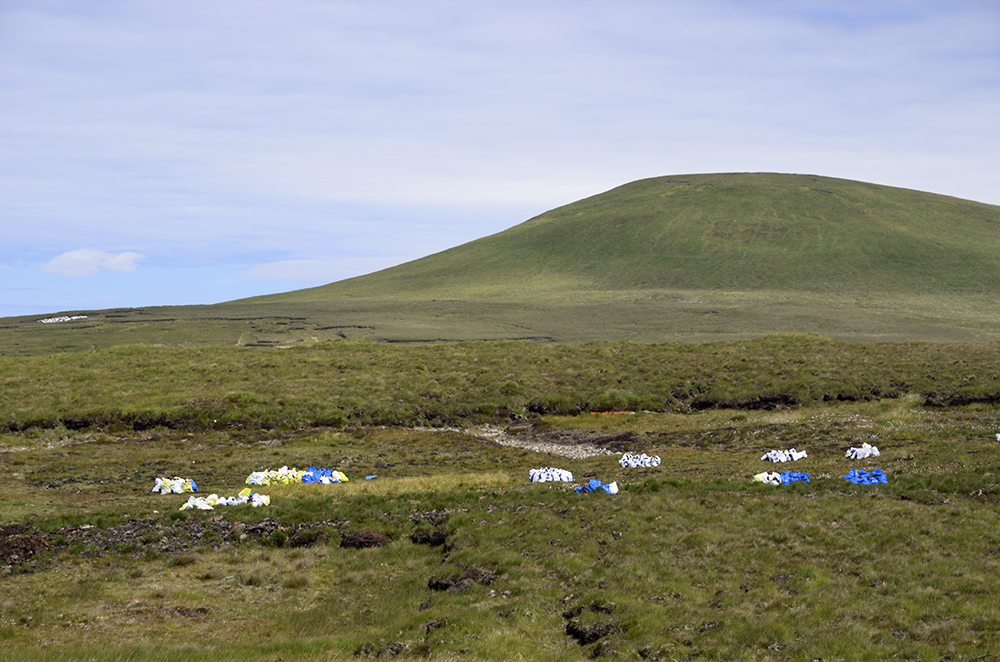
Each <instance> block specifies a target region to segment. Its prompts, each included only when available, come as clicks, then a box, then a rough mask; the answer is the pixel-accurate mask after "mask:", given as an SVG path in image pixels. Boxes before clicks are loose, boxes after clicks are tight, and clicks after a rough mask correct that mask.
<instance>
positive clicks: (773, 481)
mask: <svg viewBox="0 0 1000 662" xmlns="http://www.w3.org/2000/svg"><path fill="white" fill-rule="evenodd" d="M753 479H754V480H755V481H757V482H759V483H767V484H768V485H781V474H779V473H778V472H777V471H772V472H771V473H768V472H766V471H762V472H760V473H759V474H757V475H756V476H754V477H753Z"/></svg>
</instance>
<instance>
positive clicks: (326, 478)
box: [302, 467, 347, 485]
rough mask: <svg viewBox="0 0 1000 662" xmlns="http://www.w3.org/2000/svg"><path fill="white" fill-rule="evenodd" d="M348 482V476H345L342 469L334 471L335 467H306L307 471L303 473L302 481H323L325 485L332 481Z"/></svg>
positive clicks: (308, 482) (306, 483)
mask: <svg viewBox="0 0 1000 662" xmlns="http://www.w3.org/2000/svg"><path fill="white" fill-rule="evenodd" d="M344 482H347V476H345V475H344V474H343V473H342V472H340V471H334V470H333V469H317V468H316V467H309V468H308V469H306V471H305V473H304V474H302V483H303V484H304V485H308V484H310V483H322V484H323V485H329V484H331V483H344Z"/></svg>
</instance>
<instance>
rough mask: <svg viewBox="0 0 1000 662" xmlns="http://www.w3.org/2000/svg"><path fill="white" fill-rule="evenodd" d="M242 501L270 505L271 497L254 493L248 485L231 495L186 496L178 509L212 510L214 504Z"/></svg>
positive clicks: (225, 504) (240, 502)
mask: <svg viewBox="0 0 1000 662" xmlns="http://www.w3.org/2000/svg"><path fill="white" fill-rule="evenodd" d="M244 503H249V504H250V505H251V506H253V507H254V508H257V507H258V506H269V505H271V497H269V496H268V495H266V494H254V493H252V492H251V491H250V488H249V487H248V488H246V489H243V490H241V491H240V493H239V494H238V495H236V496H231V497H220V496H219V495H218V494H209V495H208V496H207V497H196V496H194V495H192V496H190V497H188V500H187V503H185V504H184V505H183V506H181V507H180V509H181V510H190V509H192V508H196V509H198V510H214V509H215V507H216V506H239V505H242V504H244Z"/></svg>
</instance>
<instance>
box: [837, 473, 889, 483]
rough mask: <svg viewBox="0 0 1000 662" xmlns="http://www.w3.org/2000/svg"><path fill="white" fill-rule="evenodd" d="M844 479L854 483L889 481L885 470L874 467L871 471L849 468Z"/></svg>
mask: <svg viewBox="0 0 1000 662" xmlns="http://www.w3.org/2000/svg"><path fill="white" fill-rule="evenodd" d="M844 480H848V481H850V482H852V483H854V484H855V485H877V484H878V483H888V482H889V479H888V478H887V477H886V475H885V472H884V471H882V470H881V469H876V470H875V471H872V472H871V473H869V472H867V471H862V470H859V469H851V470H850V471H848V472H847V475H846V476H844Z"/></svg>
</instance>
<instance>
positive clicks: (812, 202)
mask: <svg viewBox="0 0 1000 662" xmlns="http://www.w3.org/2000/svg"><path fill="white" fill-rule="evenodd" d="M998 255H1000V207H996V206H991V205H985V204H980V203H975V202H970V201H966V200H959V199H956V198H949V197H945V196H940V195H934V194H930V193H921V192H918V191H910V190H906V189H898V188H892V187H887V186H877V185H873V184H865V183H861V182H854V181H848V180H842V179H831V178H827V177H816V176H810V175H780V174H719V175H685V176H676V177H658V178H654V179H645V180H641V181H637V182H633V183H631V184H626V185H624V186H621V187H618V188H616V189H613V190H611V191H608V192H606V193H602V194H600V195H597V196H594V197H591V198H587V199H585V200H581V201H579V202H575V203H573V204H570V205H566V206H564V207H560V208H558V209H554V210H552V211H549V212H547V213H545V214H542V215H540V216H538V217H536V218H533V219H531V220H529V221H527V222H525V223H522V224H520V225H518V226H516V227H513V228H511V229H509V230H506V231H504V232H501V233H499V234H495V235H493V236H490V237H486V238H483V239H480V240H477V241H473V242H470V243H468V244H464V245H462V246H458V247H456V248H453V249H451V250H447V251H444V252H442V253H438V254H436V255H432V256H429V257H426V258H423V259H420V260H415V261H413V262H409V263H407V264H405V265H401V266H398V267H394V268H391V269H386V270H384V271H381V272H378V273H376V274H371V275H368V276H363V277H360V278H354V279H350V280H346V281H342V282H339V283H333V284H331V285H325V286H322V287H317V288H311V289H306V290H299V291H296V292H290V293H287V294H281V295H274V296H270V297H262V298H260V299H253V300H258V301H323V300H331V299H337V298H340V297H344V296H365V297H373V296H375V297H381V296H407V297H409V296H417V295H439V296H455V297H479V296H501V297H506V296H510V295H511V294H514V293H517V292H519V291H528V292H531V291H539V292H551V291H553V290H561V289H578V290H652V289H664V288H666V289H681V290H723V291H725V290H767V291H790V292H820V293H823V292H834V293H842V292H845V291H851V292H879V293H886V292H895V293H927V292H942V293H964V292H993V291H996V290H998V289H1000V259H998V257H997V256H998Z"/></svg>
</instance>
